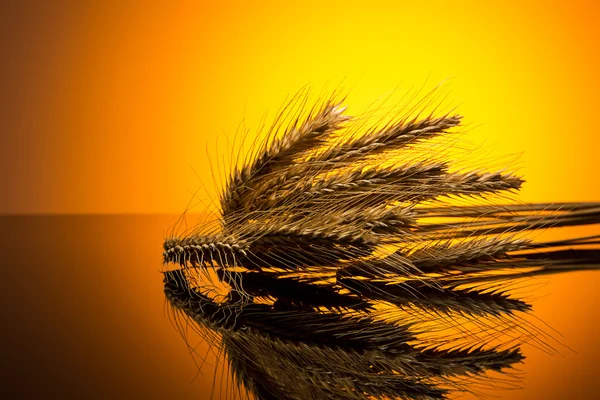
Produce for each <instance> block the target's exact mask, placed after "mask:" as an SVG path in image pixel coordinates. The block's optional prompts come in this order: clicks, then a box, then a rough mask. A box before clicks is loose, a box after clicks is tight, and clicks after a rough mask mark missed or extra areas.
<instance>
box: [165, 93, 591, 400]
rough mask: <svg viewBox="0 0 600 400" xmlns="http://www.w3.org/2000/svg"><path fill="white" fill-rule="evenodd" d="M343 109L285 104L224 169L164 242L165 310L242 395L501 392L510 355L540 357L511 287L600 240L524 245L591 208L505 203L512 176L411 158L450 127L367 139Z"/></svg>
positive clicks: (424, 123)
mask: <svg viewBox="0 0 600 400" xmlns="http://www.w3.org/2000/svg"><path fill="white" fill-rule="evenodd" d="M343 100H344V98H343V96H340V95H338V94H334V95H332V96H331V97H329V98H327V99H326V100H322V101H320V102H318V103H317V104H315V105H314V106H313V107H312V108H308V107H306V97H305V96H302V95H299V96H296V97H295V98H294V99H293V100H292V101H291V102H290V103H289V104H288V105H287V106H286V107H284V108H283V110H282V112H281V113H280V115H279V117H278V118H276V121H275V123H274V124H273V126H272V127H271V129H270V131H269V132H268V136H267V139H266V140H264V141H263V142H262V143H259V144H257V145H256V146H255V150H254V151H253V152H252V153H251V154H250V156H249V157H248V159H247V160H246V161H244V162H242V163H241V165H240V166H237V165H236V166H234V168H233V172H232V174H231V176H230V177H229V179H228V182H227V185H226V187H225V189H224V190H223V193H222V195H221V198H220V215H219V218H218V220H217V221H216V223H213V224H202V225H200V226H198V227H195V228H194V229H192V230H190V231H188V232H186V233H185V234H183V235H179V236H176V235H174V234H173V235H171V237H169V238H167V240H166V241H165V243H164V262H165V263H166V264H169V265H172V266H174V268H172V269H170V270H165V272H164V287H165V294H166V297H167V299H168V300H169V303H170V304H171V305H172V306H173V308H174V309H175V310H178V312H179V318H181V317H182V316H183V317H186V318H188V320H189V321H191V322H192V323H194V324H197V327H198V329H199V330H200V331H201V332H202V334H203V335H204V337H205V339H206V340H209V341H210V342H211V343H213V344H215V346H217V348H219V349H220V351H221V352H222V354H223V355H224V356H225V357H226V359H227V361H228V363H229V367H230V369H231V372H232V374H233V376H234V377H235V380H236V385H237V387H238V389H239V393H245V394H250V395H251V396H253V397H254V398H257V399H302V400H304V399H332V398H335V399H338V398H340V399H341V398H343V399H373V398H378V399H441V398H447V397H448V396H451V395H452V394H453V393H455V392H462V391H476V389H473V387H475V386H476V385H475V384H478V383H485V382H486V381H488V380H489V379H491V378H490V375H489V372H491V371H492V372H497V373H502V374H503V379H502V383H503V385H504V387H512V386H513V385H514V384H515V379H517V378H515V376H513V374H512V372H511V371H512V368H513V366H514V365H515V364H517V363H519V362H521V361H522V360H523V358H524V357H523V356H522V354H521V349H520V347H521V345H522V344H523V343H526V342H528V343H531V344H532V345H536V346H539V347H540V348H542V349H544V350H546V351H549V352H552V351H553V348H552V346H550V345H549V343H548V341H549V340H548V339H549V336H548V335H547V334H546V333H544V332H542V331H541V330H540V329H538V328H537V327H536V326H535V325H533V324H532V323H531V322H530V321H529V320H528V319H527V318H526V317H527V315H528V314H529V312H530V310H531V306H530V305H529V304H528V303H527V302H526V301H524V300H523V299H520V298H516V297H514V296H513V295H512V294H511V293H510V292H511V290H512V289H514V288H515V285H518V282H523V281H524V280H525V279H524V278H528V277H534V276H539V275H544V274H551V273H556V272H563V271H574V270H584V269H595V268H597V267H598V265H599V263H600V250H599V249H598V244H600V235H595V236H588V237H581V238H569V239H563V240H555V241H540V240H535V239H534V237H536V236H537V235H532V234H531V232H536V231H539V230H545V229H548V228H558V227H564V226H579V225H586V224H596V223H599V222H600V203H558V204H557V203H548V204H523V203H519V202H516V201H511V202H506V199H507V198H509V196H506V195H507V194H510V193H514V192H515V191H517V190H518V189H519V188H520V187H521V185H522V183H523V180H522V179H521V178H520V177H518V176H516V175H514V174H511V173H504V172H487V171H482V170H475V171H473V170H460V169H457V168H455V166H454V165H453V163H452V162H451V161H449V160H445V159H444V158H443V157H444V154H445V153H444V152H443V151H439V152H437V150H438V149H440V147H427V146H426V144H427V143H429V142H432V141H436V140H438V143H445V142H444V141H445V140H447V138H449V137H452V136H453V135H454V133H455V132H456V129H457V127H459V125H460V122H461V116H459V115H454V114H451V113H449V114H445V115H438V116H436V115H434V114H429V115H427V116H424V117H423V116H421V115H422V113H421V112H412V115H411V113H410V112H408V113H405V115H402V116H398V117H392V118H389V119H387V120H383V121H379V122H380V123H378V124H375V125H374V126H367V125H366V124H365V123H364V121H363V120H362V119H360V118H351V117H349V116H347V115H345V108H344V107H343V106H342V102H343ZM406 114H408V116H407V115H406ZM286 116H288V117H290V116H291V122H288V123H285V122H283V121H284V120H285V119H286V118H285V117H286ZM288 119H289V118H288ZM447 143H450V144H449V146H451V145H452V141H451V140H450V141H447ZM442 148H443V147H442ZM434 150H435V151H434ZM511 378H515V379H511ZM495 385H496V386H503V385H502V384H500V385H499V384H498V383H497V382H495Z"/></svg>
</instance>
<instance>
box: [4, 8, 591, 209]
mask: <svg viewBox="0 0 600 400" xmlns="http://www.w3.org/2000/svg"><path fill="white" fill-rule="evenodd" d="M251 3H255V2H245V1H239V2H232V1H223V2H190V3H189V4H185V3H178V4H177V5H168V6H167V5H165V3H162V2H161V3H157V4H152V3H151V2H139V3H131V2H120V1H117V2H109V1H106V2H104V1H103V2H73V4H68V3H66V2H65V3H62V4H61V2H39V3H37V2H36V3H35V5H33V4H32V5H31V6H29V7H27V6H23V5H21V6H18V8H14V9H11V7H10V6H3V8H4V10H3V11H2V19H3V21H2V28H1V29H2V30H3V33H2V41H3V45H2V48H3V50H2V51H3V53H4V54H3V57H2V66H1V68H2V102H3V104H2V107H1V110H0V112H1V113H2V118H1V119H0V124H1V128H0V129H1V132H2V143H1V147H0V149H1V150H0V151H1V152H2V157H1V158H0V160H1V161H0V162H1V163H2V165H1V171H2V175H3V176H2V180H3V182H2V187H3V189H4V190H3V192H4V195H3V196H1V197H0V213H148V212H180V211H181V210H182V209H183V208H184V207H185V206H186V204H187V202H188V201H189V199H190V193H189V191H195V190H196V189H198V187H199V186H200V180H201V181H202V182H204V184H205V185H207V186H208V187H209V190H213V189H212V186H213V184H212V178H211V175H210V168H209V159H208V157H207V152H206V147H207V144H208V147H209V155H210V156H211V157H212V159H213V162H214V160H215V159H217V155H216V154H217V152H219V151H220V152H227V150H229V146H228V144H227V141H226V140H225V139H224V138H225V135H224V134H228V135H229V137H231V136H232V135H233V134H234V133H235V131H236V129H237V127H238V125H239V124H240V122H241V121H242V120H243V119H244V118H245V120H246V126H247V127H248V128H249V129H250V133H249V134H250V135H252V134H253V133H254V132H256V128H258V125H259V123H260V119H261V118H262V117H263V115H264V114H265V112H266V113H267V120H269V118H271V117H272V116H273V114H274V113H275V112H276V110H277V109H278V107H279V106H280V105H281V103H282V102H283V101H284V99H285V98H286V96H288V95H290V94H293V93H295V92H296V91H297V90H298V89H300V88H301V87H302V86H305V85H307V84H310V85H311V86H312V87H314V88H315V89H316V91H317V92H318V91H320V90H321V89H322V88H323V87H325V86H326V85H327V86H328V87H336V86H337V85H338V84H339V83H340V82H342V80H343V79H344V78H345V81H344V83H345V84H346V86H350V87H352V92H351V93H352V96H351V99H350V100H351V102H350V104H349V106H350V109H349V113H350V114H352V113H353V112H357V111H360V110H362V109H363V107H364V106H366V105H367V104H369V103H370V102H372V101H373V100H374V99H376V98H379V97H381V96H384V95H386V94H387V93H388V92H389V91H390V90H393V89H395V88H396V87H397V86H398V85H400V87H399V90H400V91H402V90H404V89H405V88H407V89H408V88H410V87H414V86H417V87H419V86H421V85H423V84H424V83H425V82H427V83H428V84H429V86H430V87H431V86H433V85H435V84H437V83H438V82H440V81H442V80H445V79H447V78H451V82H450V84H449V87H450V88H451V90H452V92H451V93H450V96H449V100H450V101H451V102H453V103H455V104H458V105H459V108H458V111H459V112H460V113H461V114H463V115H465V117H466V122H467V123H471V124H472V126H477V128H475V129H472V130H471V132H470V133H469V138H470V139H473V141H475V142H481V141H483V140H484V139H485V142H486V143H487V144H490V145H493V148H494V153H495V154H506V153H522V157H521V163H520V164H519V165H520V166H521V167H522V169H521V170H520V172H521V173H523V174H524V175H525V177H526V178H527V184H526V185H525V186H524V188H523V191H522V198H523V199H524V200H529V201H571V200H599V199H600V187H599V185H593V184H592V182H595V181H596V175H597V173H598V168H597V154H598V150H599V145H600V139H599V137H600V135H599V133H598V128H597V126H596V124H595V117H596V116H597V114H598V110H599V104H600V99H599V97H598V92H600V52H599V51H598V48H599V46H600V14H599V13H600V3H598V2H582V1H569V2H547V1H544V2H532V1H530V2H499V3H498V2H481V1H470V2H465V1H428V2H417V1H388V2H381V1H369V2H364V1H357V2H352V1H330V2H321V1H302V2H297V3H295V4H289V3H288V2H281V1H270V2H256V3H257V4H251ZM520 3H526V4H520ZM15 7H16V6H15ZM426 87H427V86H426ZM218 137H220V140H217V138H218ZM194 171H195V172H196V173H194ZM196 174H197V175H198V176H199V178H200V180H199V179H198V178H197V177H196ZM213 193H214V192H213Z"/></svg>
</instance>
